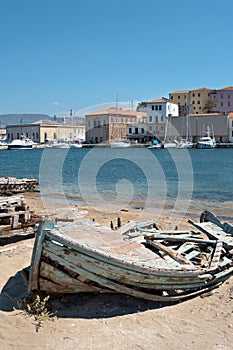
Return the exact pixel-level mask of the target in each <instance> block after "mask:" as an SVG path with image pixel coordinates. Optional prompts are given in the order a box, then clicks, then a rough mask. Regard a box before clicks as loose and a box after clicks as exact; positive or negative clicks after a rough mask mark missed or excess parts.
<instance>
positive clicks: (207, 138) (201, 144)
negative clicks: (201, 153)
mask: <svg viewBox="0 0 233 350" xmlns="http://www.w3.org/2000/svg"><path fill="white" fill-rule="evenodd" d="M203 134H204V133H203ZM215 147H216V140H215V137H214V131H213V130H212V131H211V130H210V127H209V126H207V130H206V132H205V135H204V136H202V137H201V138H200V139H199V140H198V141H197V148H200V149H212V148H215Z"/></svg>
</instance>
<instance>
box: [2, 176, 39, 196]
mask: <svg viewBox="0 0 233 350" xmlns="http://www.w3.org/2000/svg"><path fill="white" fill-rule="evenodd" d="M38 184H39V183H38V181H37V180H36V179H28V178H23V179H17V178H15V177H0V195H8V194H16V193H22V192H33V191H37V190H38Z"/></svg>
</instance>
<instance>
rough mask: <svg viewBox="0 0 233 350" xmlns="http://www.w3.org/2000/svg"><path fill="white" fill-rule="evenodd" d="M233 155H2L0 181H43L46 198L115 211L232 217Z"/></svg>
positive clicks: (140, 151) (135, 151)
mask: <svg viewBox="0 0 233 350" xmlns="http://www.w3.org/2000/svg"><path fill="white" fill-rule="evenodd" d="M232 171H233V150H231V149H213V150H199V149H190V150H178V149H171V150H168V149H152V150H148V149H146V148H125V149H108V148H103V149H102V148H91V149H88V148H77V149H75V148H71V149H68V150H67V149H53V148H46V149H31V150H2V151H0V176H10V177H17V178H22V177H27V178H30V177H33V178H36V179H38V180H39V182H40V185H39V188H40V191H41V195H42V196H43V197H44V198H50V199H51V198H56V199H58V198H60V200H61V201H63V200H65V201H68V202H72V203H73V204H77V205H81V204H87V205H90V206H93V207H98V206H100V207H103V208H109V209H110V208H111V209H117V210H119V209H120V208H123V207H131V208H145V207H147V208H153V207H161V206H163V207H164V208H167V209H169V208H171V209H173V210H174V209H175V210H178V211H187V210H190V211H192V212H195V211H201V210H203V209H209V210H213V211H215V212H217V213H221V214H222V215H223V216H225V217H227V218H232V216H233V207H232V204H233V194H232V193H233V192H232V191H233V176H232Z"/></svg>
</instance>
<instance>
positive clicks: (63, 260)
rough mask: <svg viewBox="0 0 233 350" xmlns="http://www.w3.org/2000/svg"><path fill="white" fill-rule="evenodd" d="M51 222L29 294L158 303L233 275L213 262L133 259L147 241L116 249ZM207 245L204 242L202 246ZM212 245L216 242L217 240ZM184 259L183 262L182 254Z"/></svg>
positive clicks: (36, 254) (40, 240)
mask: <svg viewBox="0 0 233 350" xmlns="http://www.w3.org/2000/svg"><path fill="white" fill-rule="evenodd" d="M49 225H50V224H49ZM49 225H48V223H46V222H43V221H42V222H41V223H40V226H39V229H38V231H37V235H36V241H35V245H34V250H33V256H32V262H31V269H30V278H29V292H31V291H36V290H41V291H44V292H46V293H49V294H63V293H77V292H96V291H102V292H103V291H104V292H118V293H125V294H128V295H131V296H135V297H140V298H144V299H149V300H155V301H166V300H180V299H183V298H187V297H188V296H190V295H195V294H196V293H200V292H203V291H204V290H206V289H208V288H211V287H214V286H217V285H218V284H219V283H222V282H223V281H224V280H226V279H227V278H228V277H229V276H230V275H231V274H232V273H233V266H230V267H229V268H227V269H219V268H218V269H216V268H215V267H214V268H213V267H212V266H211V265H210V268H207V269H199V268H196V266H194V265H193V264H189V262H187V264H186V263H185V264H179V263H178V262H177V261H175V263H174V261H173V263H164V261H162V260H161V258H159V259H158V262H156V261H155V260H156V256H155V257H154V259H151V261H150V256H149V255H148V259H146V260H145V258H144V259H142V257H143V256H141V258H140V259H134V258H132V256H133V257H134V256H135V253H136V252H138V251H139V250H140V249H142V250H143V249H144V250H145V247H144V245H141V247H140V244H138V243H137V242H128V243H124V244H122V246H119V247H116V248H115V249H103V248H96V247H91V246H90V245H88V244H85V243H80V242H77V241H76V240H73V239H71V238H69V237H66V236H63V235H62V234H60V233H59V231H58V230H57V229H56V228H52V227H49ZM170 238H171V237H170ZM166 239H168V238H166ZM176 240H177V238H176ZM191 241H192V240H191ZM196 242H198V241H196ZM202 242H203V243H202ZM207 243H208V241H203V240H201V244H207ZM209 243H210V245H213V244H215V243H216V242H215V241H210V242H209ZM143 244H144V243H143ZM152 244H156V243H152ZM158 244H159V243H157V247H158ZM135 247H136V250H135ZM125 249H127V253H128V254H126V251H125ZM162 249H163V248H162ZM151 254H154V253H152V252H151ZM176 255H177V256H176V258H177V257H179V256H180V254H178V253H177V254H176ZM179 258H180V260H181V261H182V260H184V257H183V256H180V257H179ZM171 293H172V294H173V296H171V295H170V294H171Z"/></svg>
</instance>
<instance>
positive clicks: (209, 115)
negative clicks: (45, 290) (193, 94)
mask: <svg viewBox="0 0 233 350" xmlns="http://www.w3.org/2000/svg"><path fill="white" fill-rule="evenodd" d="M220 115H223V113H200V114H189V117H218V116H220Z"/></svg>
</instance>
